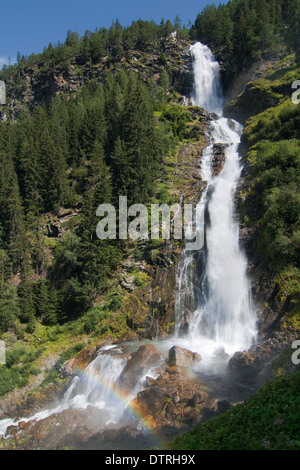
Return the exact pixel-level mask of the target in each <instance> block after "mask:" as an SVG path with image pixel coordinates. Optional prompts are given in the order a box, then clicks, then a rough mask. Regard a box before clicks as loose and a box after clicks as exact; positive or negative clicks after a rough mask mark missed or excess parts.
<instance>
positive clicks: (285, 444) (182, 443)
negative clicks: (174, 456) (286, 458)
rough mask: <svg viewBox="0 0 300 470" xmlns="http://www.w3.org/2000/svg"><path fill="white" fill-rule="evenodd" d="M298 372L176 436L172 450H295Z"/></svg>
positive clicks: (299, 444) (299, 440)
mask: <svg viewBox="0 0 300 470" xmlns="http://www.w3.org/2000/svg"><path fill="white" fill-rule="evenodd" d="M299 390H300V371H297V372H295V373H293V374H291V375H289V376H287V377H281V378H278V379H275V380H272V381H270V382H268V383H267V384H266V385H265V386H264V387H262V388H261V389H260V390H259V392H258V393H257V394H256V395H255V396H253V397H252V398H251V399H250V400H249V401H247V402H245V403H243V404H240V405H237V406H235V407H233V408H232V409H230V410H228V411H226V412H225V413H223V414H222V415H219V416H217V417H216V418H213V419H212V420H211V421H209V422H207V423H204V424H201V425H198V426H197V427H196V428H195V429H194V430H193V431H191V432H188V433H187V434H184V435H182V436H179V437H177V438H176V439H175V440H174V441H173V442H172V444H171V445H170V448H171V449H172V450H179V449H180V450H263V449H267V450H289V449H291V450H296V449H297V450H299V449H300V425H299V418H300V398H299Z"/></svg>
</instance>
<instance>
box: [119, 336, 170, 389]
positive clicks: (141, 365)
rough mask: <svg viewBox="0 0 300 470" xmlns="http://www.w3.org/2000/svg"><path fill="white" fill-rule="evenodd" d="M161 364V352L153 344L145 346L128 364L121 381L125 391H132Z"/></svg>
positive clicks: (140, 348) (120, 383)
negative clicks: (150, 371)
mask: <svg viewBox="0 0 300 470" xmlns="http://www.w3.org/2000/svg"><path fill="white" fill-rule="evenodd" d="M160 362H161V354H160V352H159V351H158V350H157V349H156V348H155V347H154V346H153V345H152V344H144V345H143V346H140V347H139V349H138V350H137V351H136V353H134V354H133V355H132V357H131V359H129V361H128V362H127V364H126V366H125V368H124V370H123V372H122V373H121V376H120V379H119V386H120V387H121V388H122V389H123V390H124V391H127V392H129V391H131V390H132V389H133V388H134V387H135V385H136V384H137V383H138V381H139V380H140V379H141V378H142V377H143V375H145V374H146V373H147V371H148V370H149V369H150V368H151V367H153V366H155V365H157V366H158V365H159V364H160Z"/></svg>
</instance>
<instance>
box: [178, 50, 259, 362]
mask: <svg viewBox="0 0 300 470" xmlns="http://www.w3.org/2000/svg"><path fill="white" fill-rule="evenodd" d="M191 54H192V57H193V72H194V91H193V96H192V101H193V104H194V105H196V106H201V107H204V108H205V109H206V110H208V111H210V112H212V113H215V115H213V116H214V120H212V122H211V134H210V139H211V142H210V145H209V146H208V147H207V148H206V149H205V151H204V153H203V157H202V164H201V177H202V179H203V181H206V182H207V186H206V189H205V190H204V192H203V193H202V197H201V200H200V201H199V203H198V204H199V208H200V211H201V212H202V213H204V212H205V213H206V216H205V217H204V216H203V217H202V218H201V220H202V222H201V223H202V226H201V227H198V228H197V229H198V230H200V231H201V230H202V231H203V232H204V239H205V245H204V248H203V249H202V250H201V252H200V253H197V254H196V255H197V256H198V259H199V257H200V259H201V260H202V264H201V263H200V264H201V270H202V272H201V273H196V275H195V269H194V265H195V264H196V262H195V253H193V252H189V251H188V250H185V251H184V253H183V257H182V260H181V269H180V271H179V291H178V296H177V305H176V312H177V321H176V336H177V338H176V339H177V341H178V343H179V344H180V345H182V346H184V345H186V347H188V349H192V350H193V351H196V352H199V353H200V354H201V356H202V361H201V367H202V368H205V367H206V368H207V369H209V368H210V367H212V365H214V364H215V363H218V364H219V365H220V367H219V369H220V370H222V368H223V369H224V367H223V366H224V363H225V364H226V360H227V361H228V358H229V357H230V356H231V355H232V354H233V353H234V352H236V351H238V350H241V349H247V348H249V347H250V346H251V344H252V343H253V342H254V341H255V340H256V336H257V333H256V314H255V310H254V308H253V305H252V302H251V295H250V286H249V282H248V279H247V275H246V271H247V260H246V258H245V255H244V253H243V252H242V250H241V249H240V247H239V226H238V224H237V222H236V220H235V216H234V195H235V192H236V188H237V183H238V179H239V177H240V173H241V169H242V168H241V165H240V157H239V153H238V147H239V144H240V135H241V132H242V126H241V125H240V124H239V123H237V122H235V121H233V120H228V119H226V118H224V117H223V116H222V102H223V99H222V93H221V86H220V71H219V65H218V63H217V62H216V61H215V59H214V57H213V55H212V53H211V51H210V50H209V49H208V48H207V46H204V45H203V44H200V43H196V44H195V45H193V46H192V47H191ZM217 143H218V144H224V151H225V163H224V166H223V169H222V170H221V172H220V173H219V175H217V176H215V177H214V176H213V174H212V158H213V147H214V144H217ZM187 297H188V298H189V301H187ZM191 299H193V301H192V300H191ZM183 324H185V331H184V335H183V331H182V325H183ZM187 325H188V327H187ZM215 359H216V360H215Z"/></svg>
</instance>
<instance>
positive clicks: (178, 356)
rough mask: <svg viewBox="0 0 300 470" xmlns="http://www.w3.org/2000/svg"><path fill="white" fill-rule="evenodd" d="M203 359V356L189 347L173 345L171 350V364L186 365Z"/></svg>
mask: <svg viewBox="0 0 300 470" xmlns="http://www.w3.org/2000/svg"><path fill="white" fill-rule="evenodd" d="M199 361H201V356H200V354H198V353H193V352H192V351H189V350H188V349H184V348H180V347H179V346H173V347H172V348H171V349H170V351H169V362H168V364H169V366H170V367H172V366H179V367H184V366H187V365H190V364H193V363H195V362H199Z"/></svg>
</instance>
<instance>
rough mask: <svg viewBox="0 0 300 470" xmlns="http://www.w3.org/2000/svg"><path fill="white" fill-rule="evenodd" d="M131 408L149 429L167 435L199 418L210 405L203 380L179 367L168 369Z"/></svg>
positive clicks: (143, 392) (140, 395) (140, 393)
mask: <svg viewBox="0 0 300 470" xmlns="http://www.w3.org/2000/svg"><path fill="white" fill-rule="evenodd" d="M133 405H134V406H135V407H136V408H137V409H138V410H139V411H140V413H142V415H143V416H144V417H145V418H146V420H147V421H148V422H150V423H151V425H152V427H154V428H160V429H163V430H164V431H165V428H166V427H167V428H168V433H170V435H173V434H174V430H177V431H178V430H179V429H185V426H186V424H187V422H188V423H192V424H196V423H197V422H199V421H201V419H202V409H204V408H210V407H211V406H214V405H213V402H212V400H211V399H210V398H209V396H208V394H207V391H206V387H205V386H204V385H203V383H202V381H200V380H199V379H197V378H195V377H192V376H190V375H189V374H187V373H186V372H185V370H184V369H183V368H181V367H178V366H173V367H168V368H167V369H166V370H165V371H164V372H163V373H162V374H161V375H160V376H159V377H158V378H157V379H156V380H155V381H154V382H152V383H151V385H150V386H149V387H147V388H146V389H145V390H142V391H141V392H139V393H138V395H137V397H136V399H135V400H133Z"/></svg>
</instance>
